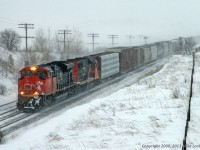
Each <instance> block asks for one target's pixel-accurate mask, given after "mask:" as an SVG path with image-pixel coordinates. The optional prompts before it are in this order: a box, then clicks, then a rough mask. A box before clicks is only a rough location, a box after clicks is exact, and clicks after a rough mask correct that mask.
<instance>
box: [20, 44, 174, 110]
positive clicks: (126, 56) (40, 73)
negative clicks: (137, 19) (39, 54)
mask: <svg viewBox="0 0 200 150" xmlns="http://www.w3.org/2000/svg"><path fill="white" fill-rule="evenodd" d="M172 51H173V44H172V43H171V42H166V41H165V42H157V43H153V44H148V45H143V46H137V47H115V48H110V49H107V50H106V52H104V53H100V54H94V55H90V56H85V57H80V58H75V59H69V60H66V61H54V62H50V63H47V64H41V65H36V66H27V67H24V68H23V69H21V70H20V71H19V74H20V78H19V80H18V100H17V108H18V109H19V110H22V111H27V110H28V111H30V110H31V111H34V110H37V109H39V108H41V107H44V106H48V105H49V104H51V103H52V102H54V99H55V98H54V97H55V96H58V95H61V94H63V93H65V94H67V95H68V96H71V95H74V94H78V93H80V92H81V91H83V90H86V89H88V88H91V87H93V86H95V85H96V84H99V83H100V82H101V81H104V80H108V79H110V78H111V77H115V76H117V75H120V74H122V73H126V72H128V71H131V70H133V69H135V68H138V67H140V66H142V65H144V64H145V63H149V62H150V61H153V60H156V59H157V58H159V57H163V56H165V55H167V54H169V53H170V52H172Z"/></svg>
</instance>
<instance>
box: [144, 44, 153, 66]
mask: <svg viewBox="0 0 200 150" xmlns="http://www.w3.org/2000/svg"><path fill="white" fill-rule="evenodd" d="M143 49H144V63H147V62H149V61H151V47H150V45H145V46H143Z"/></svg>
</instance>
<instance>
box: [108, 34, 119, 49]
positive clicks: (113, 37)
mask: <svg viewBox="0 0 200 150" xmlns="http://www.w3.org/2000/svg"><path fill="white" fill-rule="evenodd" d="M108 38H111V39H112V47H114V45H115V44H117V43H115V42H114V39H115V38H118V35H113V34H112V35H108Z"/></svg>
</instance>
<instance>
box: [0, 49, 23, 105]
mask: <svg viewBox="0 0 200 150" xmlns="http://www.w3.org/2000/svg"><path fill="white" fill-rule="evenodd" d="M10 55H12V57H13V59H14V65H15V68H20V67H21V66H22V64H21V63H20V62H21V61H20V59H19V58H20V56H19V54H18V53H17V52H15V53H12V52H9V51H7V50H5V49H3V48H1V47H0V64H2V62H1V60H3V61H7V60H8V57H9V56H10ZM5 74H6V73H5V71H4V72H3V71H2V68H1V65H0V86H1V85H2V86H4V87H5V89H6V92H5V95H1V94H0V105H2V104H5V103H8V102H11V101H16V100H17V94H16V93H17V76H18V75H17V73H16V74H14V75H12V74H10V73H8V76H7V77H5ZM0 90H1V89H0ZM0 93H1V91H0Z"/></svg>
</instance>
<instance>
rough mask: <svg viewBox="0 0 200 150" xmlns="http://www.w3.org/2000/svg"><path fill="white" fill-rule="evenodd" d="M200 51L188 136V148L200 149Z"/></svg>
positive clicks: (197, 57) (197, 59) (196, 64)
mask: <svg viewBox="0 0 200 150" xmlns="http://www.w3.org/2000/svg"><path fill="white" fill-rule="evenodd" d="M199 108H200V53H196V55H195V70H194V84H193V93H192V99H191V120H190V122H189V131H188V136H187V146H188V149H200V130H199V129H200V109H199Z"/></svg>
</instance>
